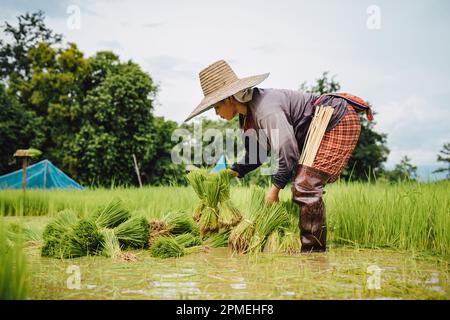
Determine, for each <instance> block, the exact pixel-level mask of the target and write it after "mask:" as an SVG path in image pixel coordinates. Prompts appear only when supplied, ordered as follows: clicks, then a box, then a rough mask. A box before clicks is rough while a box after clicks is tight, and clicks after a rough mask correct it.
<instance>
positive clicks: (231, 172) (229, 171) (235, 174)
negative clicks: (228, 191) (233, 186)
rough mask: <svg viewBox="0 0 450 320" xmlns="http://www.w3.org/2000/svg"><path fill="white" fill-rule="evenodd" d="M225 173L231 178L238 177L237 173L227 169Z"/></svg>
mask: <svg viewBox="0 0 450 320" xmlns="http://www.w3.org/2000/svg"><path fill="white" fill-rule="evenodd" d="M227 171H228V173H229V174H230V176H232V177H239V172H237V171H234V170H231V169H227Z"/></svg>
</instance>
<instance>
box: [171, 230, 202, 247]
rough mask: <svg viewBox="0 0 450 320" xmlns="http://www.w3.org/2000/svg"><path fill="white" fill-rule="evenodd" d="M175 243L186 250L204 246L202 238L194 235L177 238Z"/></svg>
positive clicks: (181, 235)
mask: <svg viewBox="0 0 450 320" xmlns="http://www.w3.org/2000/svg"><path fill="white" fill-rule="evenodd" d="M175 241H176V242H177V243H178V244H179V245H180V246H182V247H184V248H189V247H194V246H199V245H201V244H202V241H201V240H200V238H199V237H198V236H195V235H193V234H192V233H185V234H180V235H178V236H176V237H175Z"/></svg>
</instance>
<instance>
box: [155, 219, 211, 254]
mask: <svg viewBox="0 0 450 320" xmlns="http://www.w3.org/2000/svg"><path fill="white" fill-rule="evenodd" d="M149 225H150V228H149V230H150V236H149V242H148V244H149V246H150V254H151V255H152V256H153V257H158V258H171V257H180V256H183V255H185V254H186V253H188V251H186V250H185V249H186V248H190V247H194V246H200V245H201V243H202V241H201V239H200V237H199V230H198V227H197V225H196V223H195V221H194V220H193V219H192V217H191V216H190V215H189V214H187V213H184V212H168V213H166V214H164V215H163V216H162V217H161V218H160V219H153V220H151V221H150V223H149Z"/></svg>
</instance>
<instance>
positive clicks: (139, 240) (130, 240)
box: [114, 217, 149, 249]
mask: <svg viewBox="0 0 450 320" xmlns="http://www.w3.org/2000/svg"><path fill="white" fill-rule="evenodd" d="M114 234H115V235H116V237H117V239H118V240H119V243H120V245H121V247H123V248H132V249H142V248H144V247H145V246H146V245H147V242H148V239H149V224H148V222H147V219H145V218H144V217H133V218H131V219H129V220H127V221H125V222H124V223H122V224H120V225H118V226H117V227H116V228H115V229H114Z"/></svg>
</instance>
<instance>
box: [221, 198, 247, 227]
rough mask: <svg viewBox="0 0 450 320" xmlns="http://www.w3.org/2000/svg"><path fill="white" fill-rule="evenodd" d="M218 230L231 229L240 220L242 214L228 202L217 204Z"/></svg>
mask: <svg viewBox="0 0 450 320" xmlns="http://www.w3.org/2000/svg"><path fill="white" fill-rule="evenodd" d="M219 213H220V214H219V219H218V224H219V228H225V229H231V228H232V227H234V226H236V225H237V224H238V223H239V222H241V220H242V213H241V212H240V211H239V209H238V208H236V207H235V206H234V205H233V203H232V202H231V201H230V200H226V201H223V202H221V203H220V204H219Z"/></svg>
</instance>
